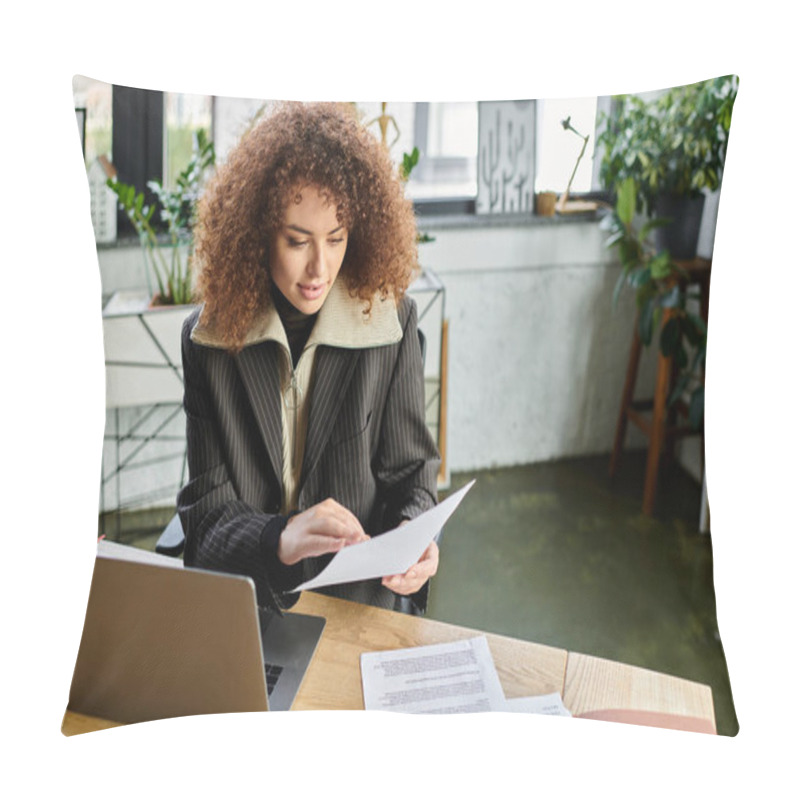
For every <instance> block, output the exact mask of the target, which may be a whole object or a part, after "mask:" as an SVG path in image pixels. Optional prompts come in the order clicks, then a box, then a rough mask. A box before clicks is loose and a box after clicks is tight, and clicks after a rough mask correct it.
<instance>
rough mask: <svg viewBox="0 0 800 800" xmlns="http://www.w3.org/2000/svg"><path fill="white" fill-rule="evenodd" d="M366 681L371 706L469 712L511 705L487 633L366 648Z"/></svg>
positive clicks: (367, 706)
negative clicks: (415, 644)
mask: <svg viewBox="0 0 800 800" xmlns="http://www.w3.org/2000/svg"><path fill="white" fill-rule="evenodd" d="M361 684H362V687H363V691H364V708H365V709H366V710H367V711H401V712H404V713H407V714H467V713H474V712H478V711H504V710H505V708H506V699H505V696H504V695H503V688H502V686H501V685H500V679H499V678H498V677H497V671H496V670H495V667H494V661H493V660H492V654H491V652H490V651H489V643H488V642H487V641H486V637H485V636H476V637H475V638H473V639H463V640H461V641H458V642H449V643H446V644H434V645H425V646H423V647H409V648H406V649H403V650H383V651H380V652H376V653H362V655H361Z"/></svg>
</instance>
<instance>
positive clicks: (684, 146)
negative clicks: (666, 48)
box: [597, 75, 739, 259]
mask: <svg viewBox="0 0 800 800" xmlns="http://www.w3.org/2000/svg"><path fill="white" fill-rule="evenodd" d="M738 85H739V80H738V78H737V77H736V76H735V75H727V76H724V77H720V78H714V79H712V80H707V81H702V82H700V83H695V84H691V85H689V86H678V87H674V88H672V89H669V90H668V91H666V92H664V93H663V94H662V95H660V96H659V97H658V98H657V99H655V100H650V101H646V100H643V99H642V98H641V97H638V96H636V95H620V96H618V97H616V98H615V101H616V105H617V109H616V111H615V112H614V113H612V114H611V115H603V116H602V117H601V122H602V123H604V129H603V130H602V132H601V133H600V135H599V136H598V139H597V141H598V144H599V145H600V146H602V148H603V156H602V161H601V164H600V180H601V182H602V183H603V185H604V186H605V187H606V188H607V189H610V190H613V189H614V188H615V187H617V186H618V185H619V184H620V183H621V182H622V181H624V180H625V179H626V178H632V179H633V180H634V181H635V184H636V187H637V195H636V210H637V211H639V212H644V213H645V214H646V215H647V216H648V217H654V216H658V217H663V218H669V219H670V221H671V223H672V224H670V225H669V226H660V231H659V238H658V242H659V244H660V245H661V246H663V247H666V248H667V249H668V250H669V251H670V254H671V255H672V257H673V258H676V259H689V258H693V257H694V256H695V254H696V249H697V237H698V234H699V230H700V220H701V217H702V211H703V204H704V200H705V195H704V194H703V191H704V190H708V191H714V190H716V189H718V188H719V185H720V182H721V180H722V170H723V167H724V164H725V154H726V151H727V146H728V134H729V131H730V124H731V113H732V110H733V102H734V100H735V98H736V92H737V90H738Z"/></svg>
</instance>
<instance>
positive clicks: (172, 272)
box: [107, 129, 216, 306]
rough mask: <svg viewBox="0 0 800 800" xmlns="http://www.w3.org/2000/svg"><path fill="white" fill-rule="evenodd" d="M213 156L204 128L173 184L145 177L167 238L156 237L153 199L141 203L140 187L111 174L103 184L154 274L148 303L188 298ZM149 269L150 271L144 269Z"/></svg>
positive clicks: (175, 302) (178, 301) (181, 301)
mask: <svg viewBox="0 0 800 800" xmlns="http://www.w3.org/2000/svg"><path fill="white" fill-rule="evenodd" d="M215 161H216V155H215V151H214V143H213V142H211V141H210V140H209V139H208V137H207V135H206V133H205V131H203V130H202V129H201V130H198V131H197V134H196V136H195V140H194V145H193V153H192V158H191V160H190V161H189V163H188V165H187V166H186V168H185V169H184V170H183V171H182V172H181V173H180V175H178V178H177V181H176V186H175V188H174V189H167V188H165V187H164V185H163V184H162V183H161V182H160V181H149V182H148V184H147V186H148V188H149V189H150V190H151V191H152V192H153V193H154V194H155V196H156V198H157V199H158V204H159V205H160V207H161V220H162V222H165V223H166V226H167V235H166V240H164V238H163V237H159V235H158V233H157V232H156V230H155V228H154V227H153V224H152V220H153V215H154V213H155V210H156V205H155V204H153V205H149V206H148V205H145V196H144V192H137V191H136V188H135V187H134V186H131V185H129V184H125V183H120V182H119V181H118V180H117V179H116V178H109V179H108V181H107V184H108V186H109V188H110V189H111V190H112V191H113V192H114V193H115V194H116V195H117V198H118V200H119V204H120V208H122V209H123V211H125V213H126V214H127V216H128V219H129V220H130V221H131V223H132V224H133V227H134V228H135V229H136V232H137V233H138V234H139V241H140V242H141V244H142V249H143V251H144V255H145V263H146V264H147V265H148V266H149V268H150V269H151V270H152V272H153V274H155V277H156V282H157V284H158V292H157V293H155V295H154V297H153V299H152V302H151V305H152V306H164V305H184V304H188V303H191V302H192V299H193V294H194V289H193V283H192V270H191V260H192V250H193V244H194V242H193V227H194V223H195V210H196V204H197V199H198V197H199V195H200V190H201V188H202V185H203V182H204V180H205V177H206V175H207V173H208V171H209V170H210V169H212V168H213V166H214V164H215ZM148 274H149V272H148Z"/></svg>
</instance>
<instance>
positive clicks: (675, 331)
mask: <svg viewBox="0 0 800 800" xmlns="http://www.w3.org/2000/svg"><path fill="white" fill-rule="evenodd" d="M680 341H681V327H680V322H679V320H678V318H677V317H670V318H669V319H668V320H667V321H666V323H665V325H664V327H663V328H662V329H661V352H662V354H663V355H664V356H665V357H666V358H671V357H672V356H673V355H675V352H676V350H677V348H678V346H679V344H680Z"/></svg>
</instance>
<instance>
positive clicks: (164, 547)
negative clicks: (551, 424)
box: [156, 328, 438, 557]
mask: <svg viewBox="0 0 800 800" xmlns="http://www.w3.org/2000/svg"><path fill="white" fill-rule="evenodd" d="M417 335H418V336H419V348H420V350H421V351H422V364H423V366H424V365H425V346H426V343H425V334H424V333H423V332H422V331H421V330H420V329H419V328H417ZM437 541H438V537H437ZM184 544H185V539H184V535H183V526H182V525H181V519H180V517H179V516H178V515H177V514H175V516H174V517H173V518H172V519H171V520H170V521H169V525H167V527H166V528H164V531H163V533H162V534H161V536H159V537H158V542H156V553H161V555H164V556H176V557H177V556H180V555H182V554H183V547H184Z"/></svg>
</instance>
